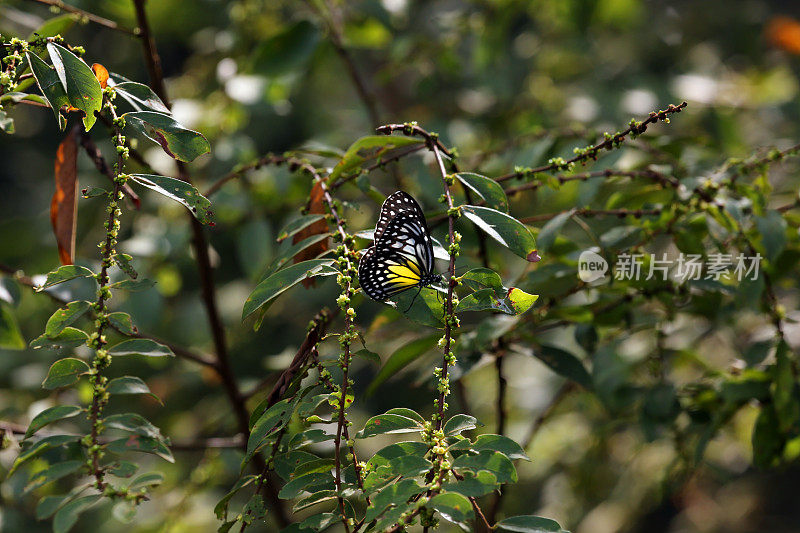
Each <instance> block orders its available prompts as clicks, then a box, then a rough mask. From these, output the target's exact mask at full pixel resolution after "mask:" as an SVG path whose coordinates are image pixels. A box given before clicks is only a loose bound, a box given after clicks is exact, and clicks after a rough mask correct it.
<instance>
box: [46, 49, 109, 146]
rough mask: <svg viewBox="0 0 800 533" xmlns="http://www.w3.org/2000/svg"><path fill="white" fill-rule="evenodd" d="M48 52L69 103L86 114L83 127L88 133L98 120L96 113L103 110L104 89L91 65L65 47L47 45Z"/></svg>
mask: <svg viewBox="0 0 800 533" xmlns="http://www.w3.org/2000/svg"><path fill="white" fill-rule="evenodd" d="M47 52H48V53H49V54H50V61H52V62H53V68H55V70H56V74H58V78H59V80H61V85H62V87H63V88H64V90H65V91H66V92H67V97H68V98H69V103H70V104H72V107H75V108H77V109H80V110H81V111H83V112H84V117H83V126H84V127H85V128H86V131H89V130H91V129H92V126H94V123H95V121H96V120H97V117H96V116H95V113H96V112H100V110H101V109H102V108H103V89H102V88H100V82H99V81H97V77H96V76H95V75H94V72H92V69H91V68H89V65H87V64H86V63H84V62H83V60H82V59H80V58H79V57H78V56H76V55H75V54H73V53H72V52H70V51H69V50H67V49H66V48H64V47H63V46H61V45H58V44H56V43H52V42H51V43H47Z"/></svg>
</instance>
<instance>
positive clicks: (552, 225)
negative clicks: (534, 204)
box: [536, 210, 573, 252]
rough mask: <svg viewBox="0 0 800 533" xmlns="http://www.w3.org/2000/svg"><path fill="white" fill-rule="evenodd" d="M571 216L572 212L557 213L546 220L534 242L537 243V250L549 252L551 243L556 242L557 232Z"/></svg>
mask: <svg viewBox="0 0 800 533" xmlns="http://www.w3.org/2000/svg"><path fill="white" fill-rule="evenodd" d="M572 215H573V211H572V210H569V211H565V212H563V213H559V214H558V215H556V216H554V217H553V218H551V219H550V220H548V221H547V223H546V224H545V225H544V226H542V229H541V230H540V231H539V235H537V237H536V241H537V242H538V243H539V249H540V250H541V251H543V252H548V251H550V249H551V248H552V246H553V243H554V242H556V236H557V235H558V232H560V231H561V228H563V227H564V224H566V222H567V221H568V220H569V219H570V218H571V217H572Z"/></svg>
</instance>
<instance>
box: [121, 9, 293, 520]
mask: <svg viewBox="0 0 800 533" xmlns="http://www.w3.org/2000/svg"><path fill="white" fill-rule="evenodd" d="M133 4H134V8H135V11H136V20H137V23H138V25H139V28H140V29H141V33H142V49H143V52H144V57H145V63H146V64H147V71H148V73H149V75H150V86H151V87H152V88H153V91H155V93H156V94H157V95H158V97H159V98H161V100H162V102H164V104H165V105H166V106H167V107H169V106H170V100H169V97H168V95H167V91H166V87H165V85H164V76H163V72H162V70H161V59H160V57H159V55H158V50H157V49H156V45H155V40H154V39H153V36H152V33H151V31H150V25H149V23H148V20H147V13H146V11H145V6H144V4H145V1H144V0H133ZM177 168H178V177H179V178H180V179H181V180H183V181H185V182H187V183H191V182H192V180H191V177H190V175H189V172H188V169H187V168H186V165H184V164H183V163H182V162H180V161H178V162H177ZM188 216H189V219H190V226H191V228H192V244H193V247H194V251H195V255H196V258H197V269H198V273H199V276H200V286H201V294H202V299H203V305H204V307H205V309H206V314H207V315H208V321H209V325H210V327H211V334H212V338H213V341H214V348H215V351H216V357H217V360H216V364H215V365H214V368H215V369H216V371H217V373H218V374H219V376H220V379H221V380H222V384H223V388H224V389H225V393H226V395H227V396H228V401H229V403H230V404H231V408H232V409H233V412H234V416H235V417H236V422H237V426H238V429H239V432H241V433H242V434H243V435H245V436H246V437H247V438H249V436H250V424H249V421H250V417H249V414H248V412H247V407H246V405H245V398H244V396H243V395H242V392H241V390H240V389H239V385H238V383H237V382H236V378H235V376H234V373H233V369H232V368H231V365H230V358H229V355H228V349H227V344H226V341H225V329H224V326H223V324H222V319H221V317H220V316H219V311H218V309H217V301H216V293H215V286H214V277H213V269H212V266H211V259H210V257H209V254H208V241H207V239H206V235H205V232H204V229H203V225H202V224H201V223H200V222H199V221H198V220H197V219H196V218H195V217H194V216H193V215H192V214H191V213H189V214H188ZM247 438H245V442H246V441H247ZM253 463H254V465H255V467H256V469H257V470H258V471H259V472H261V471H263V470H265V468H266V462H265V460H264V458H263V456H261V455H260V454H257V455H256V456H255V457H254V458H253ZM265 486H266V489H267V495H268V496H269V498H270V501H271V505H272V507H273V509H274V511H275V515H276V519H277V521H278V523H279V524H280V526H281V527H285V526H287V525H288V524H289V519H288V518H287V516H286V512H285V510H284V509H283V504H282V503H281V501H280V499H279V498H278V495H277V491H276V490H275V488H274V486H273V484H272V482H271V481H270V480H269V479H266V480H265Z"/></svg>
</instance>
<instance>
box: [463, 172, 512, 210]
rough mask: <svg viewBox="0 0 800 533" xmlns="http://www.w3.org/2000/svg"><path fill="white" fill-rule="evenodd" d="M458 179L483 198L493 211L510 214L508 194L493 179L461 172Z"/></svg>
mask: <svg viewBox="0 0 800 533" xmlns="http://www.w3.org/2000/svg"><path fill="white" fill-rule="evenodd" d="M456 177H457V178H458V180H459V181H460V182H461V183H463V184H464V186H465V187H467V188H468V189H470V190H472V191H474V192H476V193H477V194H478V195H479V196H480V197H481V198H483V199H484V201H486V205H488V206H489V207H491V208H492V209H497V210H498V211H503V212H505V213H508V198H506V193H505V191H504V190H503V187H501V186H500V184H499V183H497V182H496V181H494V180H493V179H491V178H487V177H486V176H481V175H480V174H474V173H472V172H459V173H458V174H456Z"/></svg>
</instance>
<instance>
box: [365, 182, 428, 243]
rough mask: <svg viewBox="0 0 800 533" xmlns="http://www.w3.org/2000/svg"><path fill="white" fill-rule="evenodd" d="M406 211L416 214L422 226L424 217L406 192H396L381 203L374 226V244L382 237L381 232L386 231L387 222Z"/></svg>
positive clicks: (415, 202) (417, 205) (420, 209)
mask: <svg viewBox="0 0 800 533" xmlns="http://www.w3.org/2000/svg"><path fill="white" fill-rule="evenodd" d="M406 211H412V212H414V213H416V214H417V216H419V218H420V219H421V220H422V221H423V224H424V223H425V215H424V214H423V213H422V208H421V207H420V206H419V204H418V203H417V201H416V200H414V198H413V197H412V196H411V195H410V194H408V193H407V192H405V191H397V192H395V193H392V194H390V195H389V196H388V197H387V198H386V200H384V201H383V205H381V213H380V215H378V222H377V224H375V234H374V239H375V242H376V243H377V242H378V240H379V239H380V238H381V236H382V235H383V232H384V231H385V230H386V226H388V225H389V222H391V220H392V219H393V218H394V217H396V216H397V215H399V214H400V213H405V212H406Z"/></svg>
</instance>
